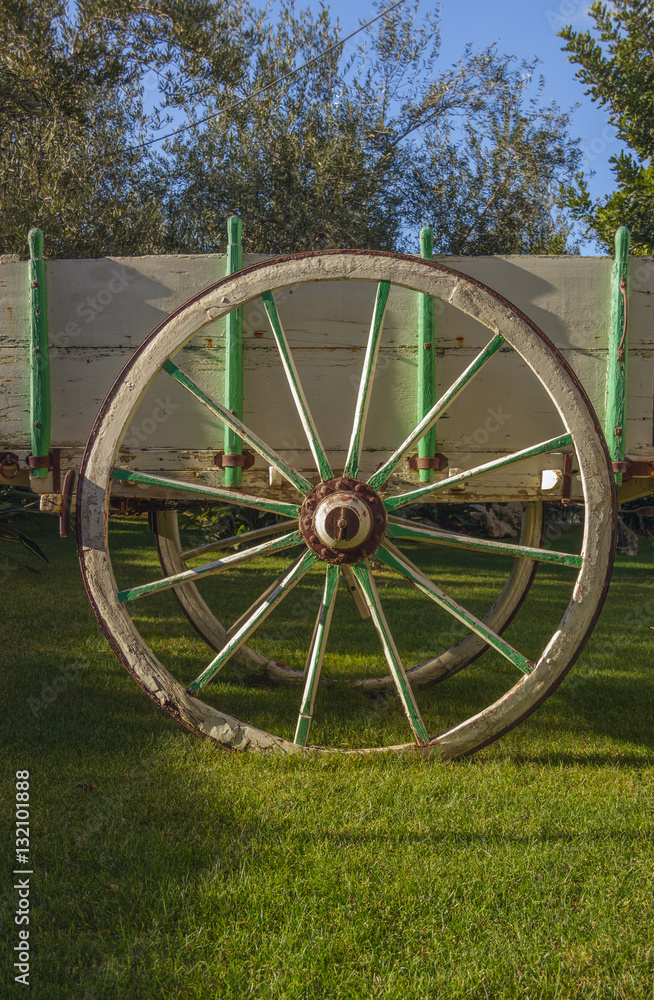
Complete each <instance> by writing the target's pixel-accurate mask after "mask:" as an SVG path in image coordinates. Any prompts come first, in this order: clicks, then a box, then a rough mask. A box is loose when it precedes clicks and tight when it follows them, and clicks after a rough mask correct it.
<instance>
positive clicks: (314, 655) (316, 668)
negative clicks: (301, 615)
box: [295, 564, 339, 747]
mask: <svg viewBox="0 0 654 1000" xmlns="http://www.w3.org/2000/svg"><path fill="white" fill-rule="evenodd" d="M338 580H339V571H338V566H331V565H329V564H328V565H327V572H326V573H325V589H324V592H323V596H322V601H321V604H320V610H319V611H318V617H317V619H316V627H315V629H314V631H313V639H312V641H311V648H310V649H309V655H308V657H307V665H306V670H305V672H306V681H305V685H304V692H303V694H302V704H301V706H300V714H299V716H298V720H297V726H296V728H295V742H296V743H297V744H298V745H299V746H302V747H303V746H306V742H307V737H308V735H309V729H310V728H311V720H312V718H313V705H314V702H315V700H316V689H317V687H318V679H319V678H320V670H321V667H322V661H323V659H324V656H325V648H326V646H327V636H328V635H329V626H330V624H331V620H332V614H333V612H334V601H335V599H336V591H337V590H338Z"/></svg>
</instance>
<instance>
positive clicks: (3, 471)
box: [0, 451, 20, 479]
mask: <svg viewBox="0 0 654 1000" xmlns="http://www.w3.org/2000/svg"><path fill="white" fill-rule="evenodd" d="M8 469H13V470H14V471H13V472H8V471H7V470H8ZM19 472H20V459H19V457H18V455H15V454H14V453H13V451H0V476H2V478H3V479H15V478H16V476H17V475H18V473H19Z"/></svg>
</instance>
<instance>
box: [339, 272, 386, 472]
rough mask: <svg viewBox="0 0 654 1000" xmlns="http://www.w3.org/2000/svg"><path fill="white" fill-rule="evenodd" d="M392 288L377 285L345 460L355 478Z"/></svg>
mask: <svg viewBox="0 0 654 1000" xmlns="http://www.w3.org/2000/svg"><path fill="white" fill-rule="evenodd" d="M390 290H391V286H390V282H388V281H380V283H379V285H378V286H377V297H376V299H375V311H374V313H373V317H372V323H371V324H370V335H369V337H368V346H367V347H366V356H365V358H364V360H363V371H362V372H361V383H360V385H359V395H358V397H357V405H356V410H355V411H354V425H353V427H352V438H351V440H350V447H349V450H348V453H347V459H346V461H345V471H344V473H343V474H344V475H345V476H351V477H352V478H353V479H356V477H357V476H358V474H359V458H360V456H361V445H362V443H363V435H364V432H365V429H366V420H367V418H368V407H369V405H370V392H371V389H372V383H373V379H374V372H375V365H376V364H377V355H378V354H379V343H380V340H381V332H382V327H383V325H384V316H385V314H386V306H387V305H388V293H389V292H390Z"/></svg>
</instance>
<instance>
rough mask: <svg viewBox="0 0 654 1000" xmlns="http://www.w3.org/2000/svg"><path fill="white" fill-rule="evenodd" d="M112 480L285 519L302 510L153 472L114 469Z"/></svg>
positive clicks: (293, 505)
mask: <svg viewBox="0 0 654 1000" xmlns="http://www.w3.org/2000/svg"><path fill="white" fill-rule="evenodd" d="M111 478H112V479H119V480H121V481H122V482H125V483H146V484H147V485H148V486H161V487H163V489H166V490H181V491H182V492H184V493H194V494H196V496H202V497H212V498H213V499H214V500H227V502H228V503H233V504H238V505H240V506H242V507H253V508H254V509H255V510H269V511H271V512H272V513H273V514H282V515H283V516H284V517H298V515H299V513H300V508H299V507H298V505H297V504H296V503H285V502H283V501H282V500H268V499H266V498H265V497H251V496H249V495H247V494H245V493H237V492H236V491H235V490H225V489H222V488H221V487H220V486H204V485H203V484H202V483H189V482H186V481H185V480H183V479H170V478H169V477H168V476H157V475H153V474H152V473H151V472H132V471H131V469H114V470H113V472H112V473H111Z"/></svg>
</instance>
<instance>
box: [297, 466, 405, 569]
mask: <svg viewBox="0 0 654 1000" xmlns="http://www.w3.org/2000/svg"><path fill="white" fill-rule="evenodd" d="M300 531H301V532H302V535H303V537H304V540H305V542H306V543H307V546H308V547H309V548H310V549H311V551H312V552H315V554H316V555H317V556H318V557H319V558H320V559H323V560H324V561H325V562H329V563H334V564H336V565H338V566H343V565H350V564H352V563H356V562H359V561H360V560H361V559H365V558H367V557H368V556H371V555H372V554H373V553H374V552H375V551H376V550H377V549H378V548H379V546H380V545H381V542H382V540H383V538H384V535H385V533H386V510H385V508H384V504H383V502H382V500H381V498H380V496H379V494H378V493H377V492H376V490H374V489H372V487H371V486H368V484H367V483H362V482H360V481H359V480H358V479H349V478H347V477H343V476H338V477H336V478H335V479H328V480H326V481H325V482H323V483H320V485H319V486H316V487H315V489H313V490H312V491H311V493H309V495H308V496H307V497H306V499H305V501H304V503H303V504H302V510H301V511H300Z"/></svg>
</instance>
